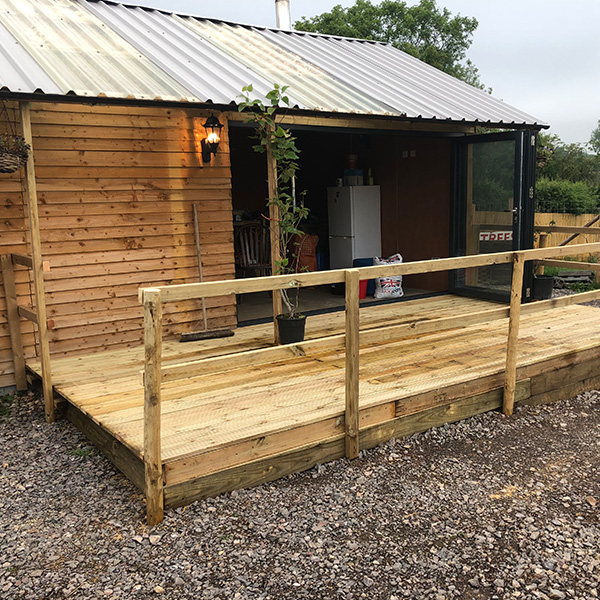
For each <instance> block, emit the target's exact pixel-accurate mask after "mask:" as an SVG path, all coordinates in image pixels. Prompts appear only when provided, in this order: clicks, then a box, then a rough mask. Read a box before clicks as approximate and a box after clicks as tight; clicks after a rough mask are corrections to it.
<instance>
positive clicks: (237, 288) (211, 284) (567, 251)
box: [139, 242, 600, 303]
mask: <svg viewBox="0 0 600 600" xmlns="http://www.w3.org/2000/svg"><path fill="white" fill-rule="evenodd" d="M578 251H581V252H580V253H581V254H584V253H589V252H600V242H595V243H593V244H577V245H575V246H569V247H551V248H536V249H533V250H520V251H519V252H520V253H523V255H524V259H525V260H526V261H529V260H542V259H545V258H554V257H558V256H571V255H573V254H577V253H578ZM514 254H515V253H514V252H495V253H490V254H475V255H472V256H458V257H453V258H440V259H435V260H422V261H414V262H406V263H397V264H392V265H380V266H374V267H359V268H357V269H356V270H357V271H358V274H359V278H360V279H374V278H377V277H398V276H401V275H417V274H424V273H437V272H439V271H450V270H454V269H467V268H471V267H485V266H489V265H497V264H507V263H510V262H512V260H513V256H514ZM346 271H347V270H345V269H337V270H333V271H317V272H312V273H296V274H292V275H274V276H270V277H252V278H250V279H231V280H223V281H208V282H204V283H183V284H179V285H166V286H159V287H156V288H152V289H157V290H160V292H161V301H162V302H163V303H164V302H180V301H182V300H196V299H199V298H202V297H204V298H211V297H215V296H229V295H232V294H247V293H251V292H267V291H274V290H281V289H284V288H289V287H306V286H313V285H326V284H333V283H343V282H344V281H345V280H346ZM145 289H147V288H140V289H139V299H140V302H142V303H143V302H144V290H145Z"/></svg>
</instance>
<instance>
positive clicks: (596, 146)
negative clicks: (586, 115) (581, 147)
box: [589, 119, 600, 155]
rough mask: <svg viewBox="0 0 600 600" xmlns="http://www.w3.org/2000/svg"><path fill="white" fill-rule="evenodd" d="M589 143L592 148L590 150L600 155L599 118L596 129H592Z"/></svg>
mask: <svg viewBox="0 0 600 600" xmlns="http://www.w3.org/2000/svg"><path fill="white" fill-rule="evenodd" d="M589 145H590V148H591V149H592V152H594V153H596V154H598V155H600V119H599V120H598V126H597V127H596V129H594V131H592V135H591V137H590V141H589Z"/></svg>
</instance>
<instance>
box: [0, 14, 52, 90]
mask: <svg viewBox="0 0 600 600" xmlns="http://www.w3.org/2000/svg"><path fill="white" fill-rule="evenodd" d="M0 88H6V89H8V90H11V91H13V92H23V93H27V92H35V91H36V90H40V91H42V92H44V93H46V94H60V93H61V90H60V88H59V87H58V86H57V85H56V84H55V83H54V81H52V79H50V77H48V75H46V72H45V71H44V70H43V69H42V68H41V67H40V66H39V65H38V64H37V62H36V61H35V60H33V58H32V57H31V56H30V55H29V53H28V52H27V51H26V50H25V49H24V48H23V46H21V44H19V42H18V41H17V40H16V39H15V38H14V37H13V35H12V34H11V33H10V32H9V31H8V30H7V29H6V28H5V27H4V26H3V25H2V24H1V23H0Z"/></svg>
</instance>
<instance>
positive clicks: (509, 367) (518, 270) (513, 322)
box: [502, 252, 525, 416]
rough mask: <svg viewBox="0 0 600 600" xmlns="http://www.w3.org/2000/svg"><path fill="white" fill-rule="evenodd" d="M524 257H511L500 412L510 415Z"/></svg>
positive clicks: (516, 253)
mask: <svg viewBox="0 0 600 600" xmlns="http://www.w3.org/2000/svg"><path fill="white" fill-rule="evenodd" d="M524 270H525V257H524V255H523V253H521V252H515V254H514V257H513V274H512V286H511V290H510V317H509V319H508V341H507V344H506V379H505V380H504V402H503V404H502V412H503V413H504V414H505V415H508V416H510V415H512V414H513V409H514V405H515V389H516V386H517V345H518V343H519V322H520V318H521V296H522V293H523V273H524Z"/></svg>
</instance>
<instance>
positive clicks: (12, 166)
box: [0, 135, 31, 173]
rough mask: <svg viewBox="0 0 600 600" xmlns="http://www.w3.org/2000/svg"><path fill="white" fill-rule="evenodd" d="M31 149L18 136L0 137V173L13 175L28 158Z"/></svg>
mask: <svg viewBox="0 0 600 600" xmlns="http://www.w3.org/2000/svg"><path fill="white" fill-rule="evenodd" d="M30 150H31V147H30V146H29V144H27V143H26V142H25V140H24V139H23V138H22V137H19V136H18V135H15V136H13V135H0V173H14V172H15V171H16V170H17V169H19V168H20V167H22V166H23V165H24V164H25V163H26V162H27V158H28V157H29V151H30Z"/></svg>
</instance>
